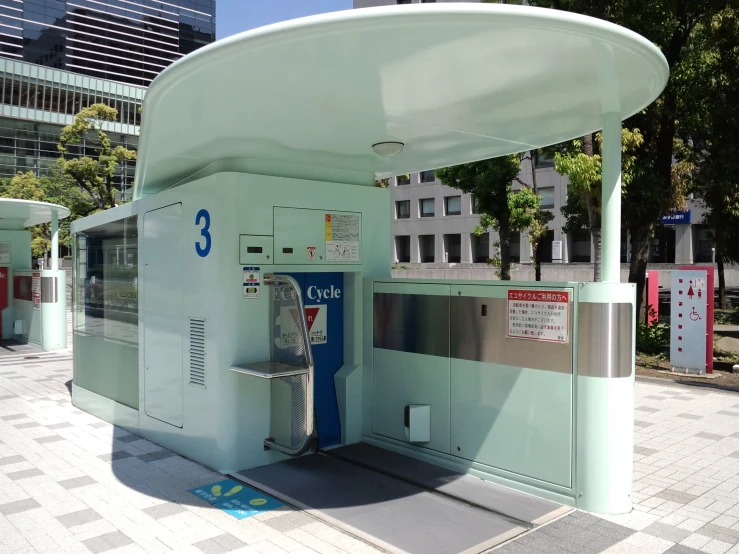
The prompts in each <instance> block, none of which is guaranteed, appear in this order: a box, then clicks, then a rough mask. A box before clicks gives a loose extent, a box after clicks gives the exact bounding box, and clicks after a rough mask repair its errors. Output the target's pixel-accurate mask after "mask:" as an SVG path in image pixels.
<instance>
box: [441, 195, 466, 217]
mask: <svg viewBox="0 0 739 554" xmlns="http://www.w3.org/2000/svg"><path fill="white" fill-rule="evenodd" d="M444 211H445V212H446V215H460V214H461V213H462V197H461V196H447V197H446V198H444Z"/></svg>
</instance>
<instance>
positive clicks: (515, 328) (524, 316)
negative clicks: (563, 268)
mask: <svg viewBox="0 0 739 554" xmlns="http://www.w3.org/2000/svg"><path fill="white" fill-rule="evenodd" d="M569 328H570V293H569V291H561V290H531V289H529V290H513V289H509V290H508V337H509V338H513V339H528V340H540V341H546V342H561V343H566V342H567V341H568V339H569Z"/></svg>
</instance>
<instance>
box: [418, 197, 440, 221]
mask: <svg viewBox="0 0 739 554" xmlns="http://www.w3.org/2000/svg"><path fill="white" fill-rule="evenodd" d="M418 202H419V206H420V212H421V217H433V216H434V215H435V213H436V206H435V202H434V199H433V198H423V199H421V200H419V201H418Z"/></svg>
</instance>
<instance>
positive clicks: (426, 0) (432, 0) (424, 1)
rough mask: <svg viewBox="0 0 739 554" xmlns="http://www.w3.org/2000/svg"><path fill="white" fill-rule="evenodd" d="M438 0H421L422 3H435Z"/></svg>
mask: <svg viewBox="0 0 739 554" xmlns="http://www.w3.org/2000/svg"><path fill="white" fill-rule="evenodd" d="M434 3H436V0H421V4H434Z"/></svg>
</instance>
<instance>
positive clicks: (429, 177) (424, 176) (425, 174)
mask: <svg viewBox="0 0 739 554" xmlns="http://www.w3.org/2000/svg"><path fill="white" fill-rule="evenodd" d="M420 177H421V182H422V183H432V182H433V181H434V180H435V179H436V175H434V172H433V171H421V173H420Z"/></svg>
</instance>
